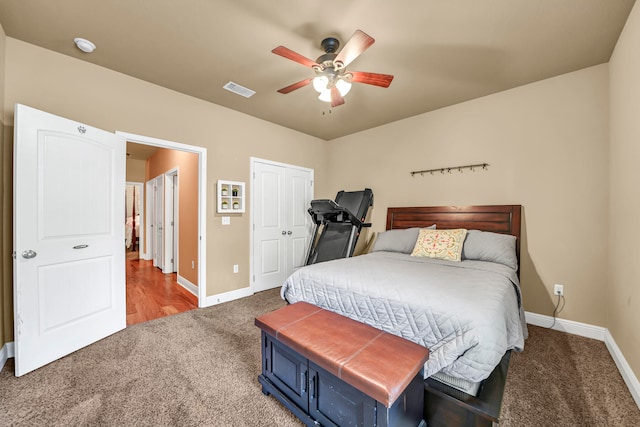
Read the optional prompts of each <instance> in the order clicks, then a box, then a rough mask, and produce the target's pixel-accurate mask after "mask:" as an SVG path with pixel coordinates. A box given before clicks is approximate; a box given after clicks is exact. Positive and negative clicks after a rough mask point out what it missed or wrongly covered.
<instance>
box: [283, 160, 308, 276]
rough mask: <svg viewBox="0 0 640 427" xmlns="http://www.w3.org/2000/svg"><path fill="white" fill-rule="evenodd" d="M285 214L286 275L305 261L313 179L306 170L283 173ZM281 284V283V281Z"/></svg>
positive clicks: (290, 169) (291, 169)
mask: <svg viewBox="0 0 640 427" xmlns="http://www.w3.org/2000/svg"><path fill="white" fill-rule="evenodd" d="M285 183H286V190H285V194H286V196H285V203H286V205H287V208H286V209H285V211H286V214H287V240H286V247H287V255H286V256H287V265H286V271H287V275H290V274H291V273H293V272H294V271H295V270H297V269H298V268H300V267H302V266H303V265H304V263H305V261H306V257H307V251H308V249H309V241H310V239H311V231H312V230H313V222H312V221H311V216H310V215H309V212H308V209H309V207H310V205H311V200H312V199H313V181H312V179H311V173H310V171H308V170H301V169H293V168H288V169H287V170H286V173H285ZM281 284H282V283H281Z"/></svg>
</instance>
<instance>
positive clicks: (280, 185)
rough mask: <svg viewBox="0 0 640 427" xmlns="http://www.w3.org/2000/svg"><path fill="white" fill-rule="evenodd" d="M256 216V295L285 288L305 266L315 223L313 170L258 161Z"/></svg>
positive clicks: (254, 192)
mask: <svg viewBox="0 0 640 427" xmlns="http://www.w3.org/2000/svg"><path fill="white" fill-rule="evenodd" d="M253 166H254V167H253V169H254V178H253V185H252V203H251V210H252V215H253V224H254V225H253V282H252V283H253V285H252V289H253V291H254V292H259V291H263V290H266V289H271V288H275V287H278V286H282V283H283V282H284V281H285V280H286V278H287V277H288V276H289V275H290V274H291V273H292V272H293V270H294V269H295V268H299V267H300V266H302V265H304V262H305V257H306V253H307V249H308V243H309V240H310V237H311V231H312V224H311V218H310V217H309V214H308V213H307V209H308V208H309V205H310V203H311V199H312V198H313V178H312V173H313V172H312V171H311V170H309V169H298V168H294V167H288V166H283V165H280V164H273V163H263V162H254V163H253Z"/></svg>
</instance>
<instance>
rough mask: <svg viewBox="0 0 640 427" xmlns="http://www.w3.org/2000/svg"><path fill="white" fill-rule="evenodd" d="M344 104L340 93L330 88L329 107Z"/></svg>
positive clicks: (335, 88)
mask: <svg viewBox="0 0 640 427" xmlns="http://www.w3.org/2000/svg"><path fill="white" fill-rule="evenodd" d="M342 104H344V98H343V97H342V95H340V91H339V90H338V88H337V87H335V86H333V87H331V106H332V107H338V106H340V105H342Z"/></svg>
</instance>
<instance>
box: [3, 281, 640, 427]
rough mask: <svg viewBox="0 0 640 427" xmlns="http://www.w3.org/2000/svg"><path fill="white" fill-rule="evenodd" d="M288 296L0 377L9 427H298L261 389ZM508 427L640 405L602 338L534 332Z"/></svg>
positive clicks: (606, 414) (136, 331) (577, 419)
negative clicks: (266, 322) (267, 324)
mask: <svg viewBox="0 0 640 427" xmlns="http://www.w3.org/2000/svg"><path fill="white" fill-rule="evenodd" d="M283 305H284V302H283V301H282V300H280V298H279V295H278V290H271V291H266V292H261V293H259V294H256V295H254V296H252V297H248V298H243V299H241V300H237V301H233V302H230V303H225V304H221V305H217V306H214V307H209V308H206V309H198V310H192V311H189V312H186V313H183V314H179V315H175V316H171V317H166V318H162V319H157V320H154V321H150V322H147V323H142V324H138V325H134V326H131V327H129V328H127V329H125V330H124V331H122V332H119V333H117V334H114V335H112V336H111V337H108V338H106V339H104V340H102V341H100V342H98V343H96V344H93V345H91V346H89V347H86V348H84V349H82V350H79V351H77V352H75V353H73V354H71V355H69V356H67V357H65V358H63V359H60V360H58V361H56V362H53V363H51V364H49V365H47V366H45V367H43V368H41V369H38V370H36V371H34V372H32V373H30V374H27V375H25V376H23V377H21V378H15V377H14V376H13V362H12V361H9V362H8V363H7V365H6V366H5V368H4V370H3V371H2V372H1V373H0V425H3V426H4V425H15V426H75V425H101V426H102V425H105V426H116V425H117V426H133V425H135V426H161V425H175V426H257V425H264V426H299V425H302V424H301V423H300V422H299V421H297V420H296V419H295V417H293V416H292V415H291V414H290V413H289V411H287V410H286V409H285V408H284V407H283V406H281V405H280V404H279V403H278V402H277V401H276V400H275V399H274V398H273V397H266V396H264V395H263V394H262V393H261V389H260V385H259V383H258V381H257V376H258V374H259V373H260V333H259V330H258V328H256V327H255V326H254V323H253V322H254V318H255V317H256V316H258V315H260V314H262V313H266V312H268V311H271V310H274V309H276V308H279V307H281V306H283ZM529 331H530V335H531V337H530V338H529V339H528V340H527V342H526V349H525V351H524V352H523V353H520V354H514V356H513V357H512V358H511V368H510V371H509V377H508V381H507V388H506V395H505V399H504V404H503V409H502V417H501V418H502V422H501V423H500V425H501V427H502V426H510V427H511V426H513V427H515V426H518V427H523V426H536V427H538V426H587V425H588V426H636V425H640V410H639V409H638V407H637V406H636V404H635V402H634V401H633V399H632V397H631V395H630V393H629V391H628V389H627V388H626V386H625V384H624V382H623V381H622V378H621V377H620V374H619V373H618V371H617V369H616V367H615V364H614V363H613V360H612V359H611V357H610V356H609V354H608V351H607V350H606V348H605V346H604V344H603V343H601V342H598V341H594V340H589V339H586V338H581V337H575V336H571V335H567V334H563V333H559V332H555V331H549V330H545V329H542V328H537V327H530V328H529Z"/></svg>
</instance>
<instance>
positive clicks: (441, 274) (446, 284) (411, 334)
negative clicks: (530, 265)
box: [281, 252, 527, 382]
mask: <svg viewBox="0 0 640 427" xmlns="http://www.w3.org/2000/svg"><path fill="white" fill-rule="evenodd" d="M281 293H282V297H283V298H284V299H286V300H287V301H289V302H290V303H295V302H298V301H307V302H309V303H312V304H315V305H317V306H319V307H322V308H325V309H327V310H330V311H334V312H336V313H340V314H342V315H345V316H347V317H350V318H352V319H355V320H359V321H361V322H364V323H367V324H369V325H371V326H373V327H375V328H378V329H382V330H384V331H387V332H389V333H392V334H395V335H398V336H401V337H404V338H406V339H408V340H411V341H413V342H416V343H418V344H420V345H423V346H425V347H427V348H428V349H429V350H430V355H429V360H428V361H427V363H426V364H425V378H426V377H428V376H430V375H432V374H434V373H436V372H440V371H442V373H444V374H448V375H451V376H453V377H456V378H461V379H464V380H467V381H472V382H477V381H480V380H483V379H485V378H487V377H488V376H489V374H490V373H491V371H492V370H493V368H494V367H495V366H496V365H497V364H498V363H499V361H500V359H501V358H502V356H503V355H504V353H505V351H507V350H509V349H515V350H517V351H521V350H522V349H523V347H524V339H525V338H526V333H527V332H526V324H525V323H524V312H523V310H522V307H521V304H520V301H521V298H520V287H519V284H518V277H517V275H516V273H515V272H514V271H513V270H511V269H510V268H508V267H505V266H503V265H500V264H494V263H490V262H483V261H468V260H467V261H462V262H450V261H439V260H433V259H429V258H418V257H412V256H409V255H405V254H400V253H394V252H374V253H370V254H367V255H361V256H357V257H353V258H346V259H340V260H335V261H329V262H323V263H318V264H313V265H310V266H306V267H303V268H300V269H299V270H297V271H296V272H294V273H293V274H292V275H291V276H290V277H289V278H288V279H287V280H286V282H285V283H284V285H283V286H282V290H281Z"/></svg>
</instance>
